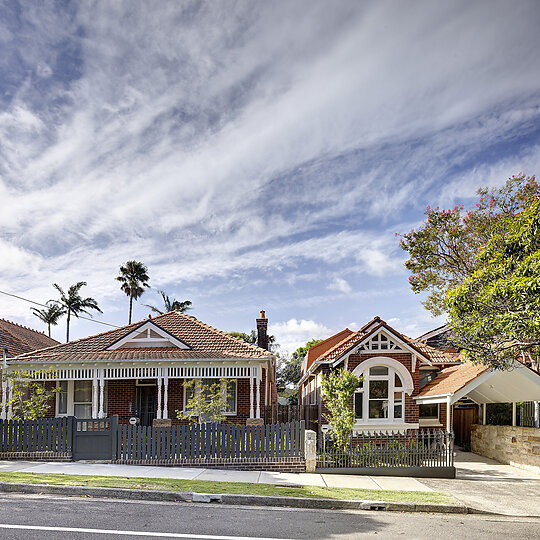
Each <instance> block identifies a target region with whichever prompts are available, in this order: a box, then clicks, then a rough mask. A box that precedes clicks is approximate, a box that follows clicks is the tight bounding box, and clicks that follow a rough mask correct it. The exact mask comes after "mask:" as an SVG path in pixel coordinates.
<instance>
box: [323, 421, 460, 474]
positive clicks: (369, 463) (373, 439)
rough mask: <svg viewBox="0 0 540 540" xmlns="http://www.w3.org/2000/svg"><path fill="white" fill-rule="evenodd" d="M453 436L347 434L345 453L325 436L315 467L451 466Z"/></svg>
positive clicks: (412, 432) (428, 433)
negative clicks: (347, 442) (348, 435)
mask: <svg viewBox="0 0 540 540" xmlns="http://www.w3.org/2000/svg"><path fill="white" fill-rule="evenodd" d="M453 466H454V435H453V433H448V432H446V431H443V430H440V429H438V430H407V431H406V432H402V433H398V432H370V433H362V434H358V435H351V438H350V441H349V446H348V448H346V449H345V450H343V449H341V448H338V447H337V445H336V444H335V443H334V441H333V439H332V436H331V434H329V433H325V434H323V438H322V446H321V448H320V449H319V451H318V453H317V467H318V468H351V469H354V468H358V469H364V468H395V467H426V468H427V467H430V468H433V467H453Z"/></svg>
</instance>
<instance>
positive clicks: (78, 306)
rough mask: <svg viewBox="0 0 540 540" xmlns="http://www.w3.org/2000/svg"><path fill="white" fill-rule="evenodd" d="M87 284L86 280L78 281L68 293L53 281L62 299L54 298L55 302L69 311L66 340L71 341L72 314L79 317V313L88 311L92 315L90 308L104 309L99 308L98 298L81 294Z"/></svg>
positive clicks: (65, 310) (66, 311)
mask: <svg viewBox="0 0 540 540" xmlns="http://www.w3.org/2000/svg"><path fill="white" fill-rule="evenodd" d="M85 285H86V281H78V282H77V283H75V284H74V285H71V287H70V288H69V289H68V290H67V294H66V293H65V292H64V290H63V289H62V287H60V285H58V284H57V283H53V287H54V288H55V289H56V290H57V291H58V292H59V293H60V299H59V300H54V302H56V304H57V305H58V306H59V307H60V308H61V309H62V310H63V311H64V312H65V313H67V323H66V342H67V341H69V323H70V321H71V315H73V316H74V317H77V318H79V315H80V314H81V313H86V314H87V315H90V316H92V315H91V313H90V312H89V311H88V310H89V309H95V310H96V311H99V312H100V313H103V311H101V309H99V306H98V303H97V302H96V300H94V299H93V298H91V297H90V296H89V297H88V298H83V297H82V296H81V295H80V293H79V291H80V290H81V288H82V287H84V286H85Z"/></svg>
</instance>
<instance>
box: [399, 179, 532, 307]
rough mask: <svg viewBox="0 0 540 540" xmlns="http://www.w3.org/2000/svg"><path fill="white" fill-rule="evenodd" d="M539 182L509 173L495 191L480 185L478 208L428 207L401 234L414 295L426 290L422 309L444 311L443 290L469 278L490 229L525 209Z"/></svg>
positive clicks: (444, 292)
mask: <svg viewBox="0 0 540 540" xmlns="http://www.w3.org/2000/svg"><path fill="white" fill-rule="evenodd" d="M539 190H540V185H539V184H538V182H537V181H536V178H535V177H534V176H530V177H528V176H525V175H523V174H519V175H518V176H512V177H511V178H510V179H509V180H508V181H507V182H506V184H505V185H504V186H503V187H501V188H498V189H489V188H480V189H479V190H478V192H477V193H478V195H479V200H478V203H477V205H476V207H475V208H474V209H472V210H468V211H466V210H465V209H464V207H463V205H460V206H455V207H454V208H453V209H451V210H441V209H439V207H437V208H435V209H433V208H430V207H429V206H428V207H427V209H426V212H425V215H426V219H425V220H424V222H423V224H422V225H421V226H420V227H419V228H418V229H416V230H414V229H412V230H411V231H410V232H408V233H406V234H404V235H402V236H401V241H400V246H401V248H402V249H403V250H405V251H407V252H408V253H409V259H408V260H407V261H406V263H405V267H406V268H407V269H408V270H409V271H410V272H411V275H410V277H409V283H410V285H411V288H412V290H413V291H414V292H415V293H419V292H423V291H425V292H428V293H429V294H428V296H427V299H426V301H425V302H424V307H425V308H426V309H427V310H429V311H431V313H432V314H433V315H435V316H437V315H441V314H442V313H443V312H444V311H445V305H444V299H445V295H446V293H447V292H448V291H449V290H450V289H452V288H454V287H456V286H457V285H459V284H460V283H461V282H462V281H463V280H464V279H466V278H467V277H468V276H470V275H471V274H472V273H473V272H474V269H475V265H476V254H477V253H478V251H479V249H480V248H481V247H482V246H484V245H485V244H486V243H487V242H488V241H489V239H490V238H491V236H492V235H493V231H494V227H495V226H496V225H499V226H500V225H501V224H504V223H506V218H507V217H509V216H513V215H515V214H517V213H518V212H520V211H521V210H523V209H524V208H525V207H526V206H527V204H528V201H530V200H531V197H532V196H533V195H534V194H536V193H538V192H539Z"/></svg>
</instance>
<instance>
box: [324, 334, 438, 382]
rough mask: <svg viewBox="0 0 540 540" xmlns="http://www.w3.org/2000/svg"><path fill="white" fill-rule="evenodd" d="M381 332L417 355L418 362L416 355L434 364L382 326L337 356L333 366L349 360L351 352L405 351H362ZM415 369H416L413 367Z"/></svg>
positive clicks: (380, 351)
mask: <svg viewBox="0 0 540 540" xmlns="http://www.w3.org/2000/svg"><path fill="white" fill-rule="evenodd" d="M381 332H382V333H384V334H386V335H387V336H391V337H392V340H394V341H396V342H397V343H399V345H401V347H403V349H405V352H408V353H411V354H412V355H413V356H414V357H415V359H414V360H413V361H414V362H416V357H418V358H420V359H421V360H423V361H424V362H426V363H427V364H429V365H430V366H432V365H433V362H432V361H431V360H430V359H429V358H427V357H426V356H424V355H423V354H422V353H420V352H419V351H417V350H416V349H413V348H412V347H411V346H410V345H408V344H407V343H406V342H405V341H403V340H402V339H401V338H400V337H399V336H396V334H394V332H392V331H390V330H389V329H388V328H386V327H382V328H380V329H379V330H378V331H377V332H374V333H373V334H371V335H369V336H366V337H365V338H364V339H363V340H362V341H360V343H357V344H356V345H355V346H354V347H353V348H352V349H350V350H349V351H347V353H345V354H343V355H341V356H340V357H339V358H337V359H336V360H335V361H334V363H333V364H332V367H336V366H337V365H339V364H340V363H341V362H342V361H343V360H348V359H349V356H350V355H351V354H358V353H362V354H366V353H368V354H373V353H385V352H386V353H392V352H404V351H398V350H395V349H377V350H374V351H373V350H366V351H360V347H362V345H365V344H366V343H367V342H368V341H370V340H371V339H373V338H374V337H375V336H377V335H378V334H379V333H381ZM413 371H414V369H413Z"/></svg>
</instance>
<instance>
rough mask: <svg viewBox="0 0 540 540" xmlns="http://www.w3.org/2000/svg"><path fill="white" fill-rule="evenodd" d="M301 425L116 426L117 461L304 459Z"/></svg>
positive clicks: (291, 423)
mask: <svg viewBox="0 0 540 540" xmlns="http://www.w3.org/2000/svg"><path fill="white" fill-rule="evenodd" d="M304 431H305V424H304V422H290V423H287V424H266V425H262V426H243V425H234V424H218V423H213V424H210V423H208V424H200V425H197V424H195V425H186V426H172V427H164V428H154V427H147V426H131V425H130V426H125V425H124V426H119V427H118V434H117V447H116V460H117V461H149V460H150V461H181V460H186V459H246V458H249V459H253V458H255V459H266V460H268V459H275V458H286V457H300V458H301V457H303V456H304Z"/></svg>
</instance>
